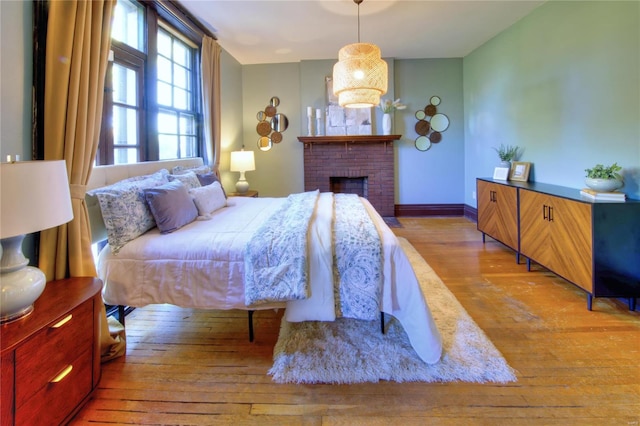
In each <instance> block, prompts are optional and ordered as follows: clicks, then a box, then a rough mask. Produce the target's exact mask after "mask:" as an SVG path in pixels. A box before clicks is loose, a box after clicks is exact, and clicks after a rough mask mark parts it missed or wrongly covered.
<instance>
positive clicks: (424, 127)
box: [416, 120, 431, 136]
mask: <svg viewBox="0 0 640 426" xmlns="http://www.w3.org/2000/svg"><path fill="white" fill-rule="evenodd" d="M430 128H431V125H430V124H429V122H428V121H426V120H418V122H417V123H416V133H417V134H419V135H420V136H427V133H429V129H430Z"/></svg>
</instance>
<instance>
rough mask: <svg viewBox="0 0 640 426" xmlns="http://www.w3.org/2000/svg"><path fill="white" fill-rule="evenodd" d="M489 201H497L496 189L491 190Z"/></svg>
mask: <svg viewBox="0 0 640 426" xmlns="http://www.w3.org/2000/svg"><path fill="white" fill-rule="evenodd" d="M489 201H492V202H494V203H495V202H496V191H489Z"/></svg>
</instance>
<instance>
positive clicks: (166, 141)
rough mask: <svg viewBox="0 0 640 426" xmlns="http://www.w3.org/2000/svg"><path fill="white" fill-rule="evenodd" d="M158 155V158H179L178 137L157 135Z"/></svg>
mask: <svg viewBox="0 0 640 426" xmlns="http://www.w3.org/2000/svg"><path fill="white" fill-rule="evenodd" d="M158 144H159V146H158V148H159V149H158V155H159V158H160V160H170V159H172V158H179V156H178V137H177V136H175V135H158Z"/></svg>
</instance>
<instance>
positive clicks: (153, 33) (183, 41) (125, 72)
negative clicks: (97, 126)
mask: <svg viewBox="0 0 640 426" xmlns="http://www.w3.org/2000/svg"><path fill="white" fill-rule="evenodd" d="M113 19H114V20H113V27H112V51H113V58H112V59H113V60H112V61H111V62H110V64H109V69H108V72H107V77H106V80H107V81H106V82H105V87H106V91H105V99H104V108H103V119H102V128H101V137H100V144H99V147H98V154H97V157H96V164H125V163H134V162H140V161H149V160H168V159H174V158H185V157H196V156H198V155H199V146H200V140H201V139H202V138H201V125H200V123H201V120H202V116H201V113H200V92H199V90H198V89H199V80H200V75H199V67H198V61H199V44H200V40H201V39H202V37H201V34H198V33H197V32H196V33H194V31H193V28H186V31H181V29H183V30H185V28H180V27H184V20H177V19H176V18H175V16H174V15H172V14H171V13H168V11H167V10H166V9H164V8H163V7H161V6H158V4H157V3H152V2H145V3H138V2H137V1H135V0H118V1H117V4H116V9H115V12H114V18H113ZM174 23H175V24H176V25H172V24H174ZM145 41H146V42H145Z"/></svg>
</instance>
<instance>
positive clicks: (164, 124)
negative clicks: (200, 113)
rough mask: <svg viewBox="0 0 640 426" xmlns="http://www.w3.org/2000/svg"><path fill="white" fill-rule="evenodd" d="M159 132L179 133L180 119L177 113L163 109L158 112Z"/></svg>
mask: <svg viewBox="0 0 640 426" xmlns="http://www.w3.org/2000/svg"><path fill="white" fill-rule="evenodd" d="M158 133H171V134H174V135H175V134H177V133H178V119H177V117H176V113H174V112H166V111H162V112H159V113H158Z"/></svg>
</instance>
